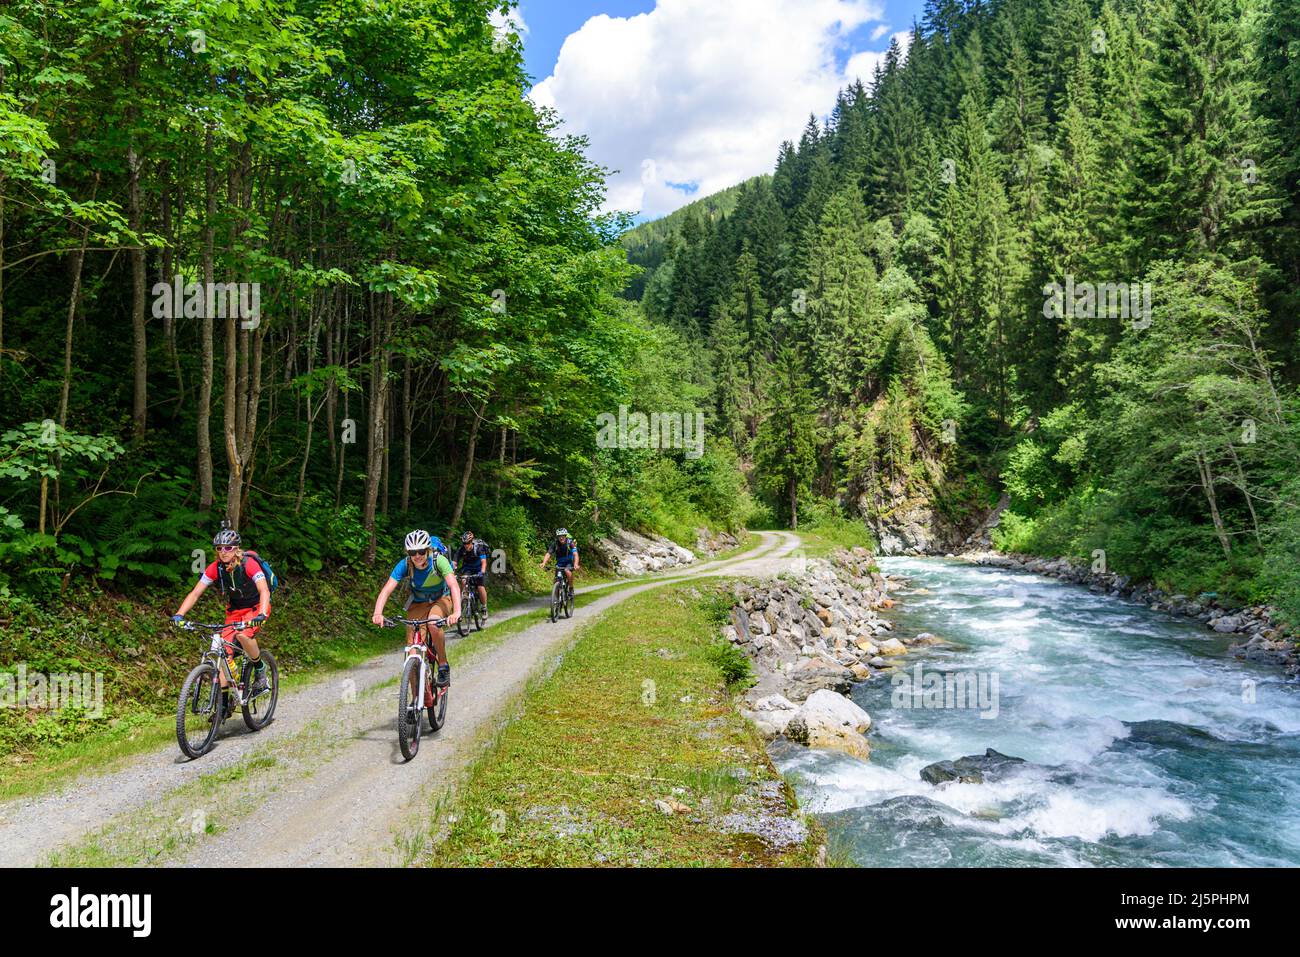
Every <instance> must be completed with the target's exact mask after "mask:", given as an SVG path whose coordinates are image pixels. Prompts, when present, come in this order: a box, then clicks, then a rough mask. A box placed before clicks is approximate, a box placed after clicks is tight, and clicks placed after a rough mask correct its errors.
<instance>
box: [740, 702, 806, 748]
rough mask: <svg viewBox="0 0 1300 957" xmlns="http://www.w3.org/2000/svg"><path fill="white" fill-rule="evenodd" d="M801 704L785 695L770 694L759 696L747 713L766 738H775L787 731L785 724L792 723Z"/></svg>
mask: <svg viewBox="0 0 1300 957" xmlns="http://www.w3.org/2000/svg"><path fill="white" fill-rule="evenodd" d="M798 710H799V706H798V705H797V704H795V703H794V702H793V701H791V700H790V699H789V698H787V697H786V696H785V695H779V694H770V695H765V696H763V697H762V698H759V699H758V700H757V701H755V702H753V703H752V704H751V705H750V710H749V711H747V712H746V713H745V717H747V718H749V720H750V721H752V722H753V723H754V726H755V727H756V728H757V729H758V732H759V734H761V735H763V737H765V738H769V739H771V738H775V737H776V736H777V735H779V734H784V733H785V726H786V725H787V724H789V723H790V719H791V718H792V717H794V714H795V712H796V711H798Z"/></svg>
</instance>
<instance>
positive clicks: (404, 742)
mask: <svg viewBox="0 0 1300 957" xmlns="http://www.w3.org/2000/svg"><path fill="white" fill-rule="evenodd" d="M446 624H447V619H446V618H422V619H420V620H418V621H413V620H412V619H410V618H385V619H384V625H385V627H388V628H396V627H397V626H398V625H410V626H411V627H412V628H413V629H415V630H414V631H412V632H411V639H410V641H409V642H408V643H407V645H406V662H405V664H403V665H402V683H401V684H400V685H399V686H398V689H397V744H398V746H399V747H400V748H401V749H402V757H404V758H405V759H406V760H408V761H409V760H411V758H413V757H415V756H416V755H417V754H419V753H420V730H421V724H422V722H421V721H420V715H421V713H424V712H427V713H428V717H429V731H430V732H433V731H437V730H438V729H439V728H441V727H442V726H443V724H444V723H445V722H446V720H447V689H446V688H445V687H436V686H435V685H434V681H433V675H434V670H433V663H432V662H431V661H430V660H429V651H430V649H431V647H432V646H431V645H430V644H429V628H428V626H429V625H437V626H438V627H439V628H441V627H443V626H444V625H446ZM413 687H414V688H420V689H423V691H425V692H426V693H427V694H431V695H432V696H433V704H432V705H425V703H424V702H425V698H426V694H420V695H418V696H417V695H413V694H412V688H413Z"/></svg>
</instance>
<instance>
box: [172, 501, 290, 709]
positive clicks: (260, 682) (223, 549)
mask: <svg viewBox="0 0 1300 957" xmlns="http://www.w3.org/2000/svg"><path fill="white" fill-rule="evenodd" d="M212 544H213V546H215V547H216V549H217V560H216V561H215V562H213V563H212V564H211V565H209V566H208V567H207V568H206V569H205V570H204V572H203V574H202V575H200V576H199V580H198V583H197V584H196V585H195V586H194V588H193V589H192V590H191V591H190V593H189V594H188V595H186V596H185V600H184V601H183V602H181V607H180V608H178V609H176V614H174V615H172V622H173V623H175V624H178V625H182V624H184V623H185V616H186V614H188V613H189V610H190V609H191V608H193V607H194V605H195V603H196V602H198V600H199V599H200V598H201V597H202V596H203V593H204V592H205V591H207V590H208V586H209V585H211V584H212V583H213V582H216V583H217V587H218V588H219V589H220V590H221V594H222V595H223V596H225V599H226V624H227V625H234V624H236V623H237V622H248V623H249V625H248V626H247V627H245V628H243V629H242V630H238V629H235V628H230V629H227V630H225V631H223V632H222V633H221V636H222V637H223V638H225V640H226V641H232V636H233V641H232V643H233V642H238V643H239V644H240V645H241V646H242V647H243V649H244V653H245V654H246V655H248V660H249V661H250V662H251V663H252V665H253V684H252V687H250V688H249V689H248V690H249V694H252V695H258V694H261V693H262V692H263V691H265V690H266V688H267V681H266V663H265V662H264V661H262V652H261V650H260V649H259V648H258V647H257V631H258V628H259V626H260V625H261V624H262V623H263V622H265V621H266V619H267V618H269V617H270V615H271V589H270V586H269V585H268V584H267V581H266V573H265V572H263V571H262V565H261V563H260V562H259V561H258V560H257V559H256V558H254V557H253V556H252V555H249V554H246V553H245V552H244V550H243V548H242V542H241V540H240V537H239V532H237V531H235V530H234V529H233V528H231V527H230V526H229V525H224V524H223V526H222V529H221V531H219V532H217V534H216V537H215V538H213V539H212ZM218 674H219V675H220V677H221V686H222V687H223V688H224V687H226V676H225V673H224V672H222V671H221V670H220V669H218Z"/></svg>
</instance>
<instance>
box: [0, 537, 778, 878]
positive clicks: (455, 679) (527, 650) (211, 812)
mask: <svg viewBox="0 0 1300 957" xmlns="http://www.w3.org/2000/svg"><path fill="white" fill-rule="evenodd" d="M761 536H762V542H761V543H760V544H759V545H758V546H757V547H755V548H754V549H751V550H749V551H747V552H745V553H743V554H741V555H739V556H736V557H734V558H731V559H727V560H724V561H712V562H701V563H699V564H697V565H693V566H688V567H687V568H685V569H683V570H680V571H669V572H665V573H662V574H659V575H656V576H652V577H648V578H646V579H644V580H641V579H638V582H639V584H636V585H633V586H630V587H624V588H621V589H619V590H616V591H614V592H612V593H610V594H605V595H601V596H600V597H598V598H596V599H595V600H594V601H592V602H591V603H590V604H587V605H585V606H584V607H582V608H578V609H576V610H575V612H574V617H573V618H572V619H568V620H563V619H562V620H561V621H559V622H556V623H555V624H551V623H550V622H546V621H543V622H541V623H539V624H535V625H532V626H530V627H527V628H524V629H522V630H520V631H519V632H517V633H515V634H513V635H509V636H507V637H505V638H500V639H495V641H494V639H493V630H494V626H497V625H500V624H501V623H502V622H504V621H508V620H509V619H511V618H514V617H517V616H518V615H522V614H526V613H528V612H530V611H534V610H536V609H537V608H541V607H545V606H546V605H547V604H548V601H547V599H545V598H541V599H537V600H534V601H531V602H528V603H525V604H524V605H520V606H516V607H515V608H512V609H510V610H509V611H506V612H502V613H500V614H497V615H494V616H493V619H492V622H491V624H490V625H489V627H488V629H487V630H486V631H484V632H483V633H482V634H481V635H480V636H476V637H475V638H474V639H473V644H475V645H481V647H479V648H478V649H477V650H476V651H475V652H474V653H472V654H471V655H470V656H469V657H468V660H463V661H462V662H461V664H460V665H458V666H454V667H453V675H452V686H451V689H450V692H449V694H450V698H449V702H448V713H447V723H446V724H445V725H444V727H443V728H442V730H441V731H440V732H438V733H437V734H434V735H428V734H426V735H425V736H424V737H422V739H421V747H420V753H419V754H418V755H417V756H416V758H415V759H414V760H413V761H411V762H409V763H407V762H403V760H402V757H401V754H400V752H399V751H398V748H397V733H396V729H395V712H396V695H397V690H396V680H397V676H398V674H399V673H400V668H401V661H402V653H401V648H400V642H399V641H396V640H395V642H394V650H393V652H392V653H389V654H384V655H380V656H378V657H376V658H373V659H371V660H369V661H367V662H365V663H364V664H361V665H359V666H357V667H354V668H351V669H348V670H346V671H340V672H336V673H334V674H332V675H330V676H329V677H327V678H324V679H322V680H320V681H318V682H315V683H313V684H311V685H307V686H304V687H302V688H298V689H295V690H294V691H292V692H285V693H283V694H282V695H281V700H280V703H279V706H278V708H277V709H276V720H275V721H274V722H273V724H272V725H271V726H270V727H269V728H267V729H265V730H263V731H262V732H261V733H259V734H250V733H248V732H246V731H245V730H244V728H243V723H242V722H240V721H230V722H228V723H227V724H226V725H225V728H224V730H223V734H222V736H221V737H219V738H218V741H217V747H216V748H215V749H214V750H213V751H211V752H209V753H208V754H207V755H205V756H204V757H203V758H201V759H199V760H197V761H186V760H184V759H183V758H182V757H181V756H180V754H179V752H178V750H177V749H176V748H175V746H171V747H168V748H166V749H163V750H159V751H154V752H151V753H148V754H144V755H141V756H139V757H137V758H135V759H132V761H131V762H130V763H129V764H128V765H126V766H125V767H122V768H120V769H118V770H115V771H112V772H109V773H107V774H98V775H90V776H87V777H84V778H82V779H80V780H77V781H75V782H73V783H71V784H69V785H67V786H65V787H62V788H60V789H59V790H57V791H55V792H52V793H50V794H47V795H42V796H39V797H35V798H23V799H18V800H16V801H12V802H9V803H8V804H4V805H0V865H3V866H31V865H37V864H40V863H42V862H45V861H46V860H48V858H49V856H50V855H51V854H53V853H56V852H58V851H60V850H62V849H65V848H68V847H70V846H73V845H78V844H82V845H83V849H84V847H85V846H87V845H89V846H90V847H92V848H93V849H94V851H95V853H94V854H92V855H86V854H84V853H83V854H82V855H80V856H79V857H74V858H73V859H74V860H77V861H91V862H96V863H99V862H102V863H147V864H158V865H182V866H184V865H212V864H218V863H220V864H230V863H238V862H241V861H249V860H256V861H257V863H258V864H259V865H261V866H308V865H325V866H330V865H335V866H338V865H345V866H357V865H392V864H401V863H403V861H404V860H405V859H406V858H407V856H409V854H410V853H412V852H414V851H415V850H418V842H419V841H420V840H422V839H423V837H422V836H423V834H424V833H425V832H426V831H427V827H426V826H425V825H426V824H427V823H428V822H429V820H430V817H431V815H432V814H433V813H434V809H435V807H436V804H437V801H438V799H439V796H440V795H443V794H446V793H447V791H448V790H449V788H450V787H451V786H452V785H453V784H454V783H455V781H456V779H457V777H458V775H459V774H460V772H462V771H463V770H464V769H465V767H466V766H467V765H468V764H469V762H470V761H471V760H472V759H473V757H474V756H475V755H476V754H477V753H478V750H479V749H480V748H481V747H482V746H483V745H484V744H485V743H487V742H488V741H490V739H491V736H492V732H493V731H494V730H495V729H496V728H497V727H499V726H500V724H501V722H502V721H503V720H505V718H506V717H508V713H509V711H510V707H509V706H511V705H513V704H514V703H515V702H516V701H518V699H519V696H520V695H521V694H522V692H523V691H524V690H525V689H526V687H527V685H528V682H529V680H530V679H532V678H533V677H534V676H535V675H537V674H539V673H541V672H543V671H544V670H545V668H546V667H547V665H548V663H554V662H557V661H558V657H557V656H558V654H560V653H562V652H563V650H564V649H565V648H566V647H567V646H568V644H569V642H570V640H571V638H572V636H573V633H574V632H575V630H576V629H577V627H578V626H579V625H581V624H584V623H586V622H587V621H590V620H591V619H593V618H594V617H596V616H598V615H600V614H601V613H602V612H603V611H604V610H605V609H607V608H609V607H611V606H612V605H614V604H617V603H618V602H620V601H623V600H624V599H626V598H628V597H630V596H632V595H634V594H637V593H639V592H641V591H644V590H646V589H648V588H656V587H659V586H661V585H663V584H667V583H670V582H675V581H681V580H684V579H688V578H696V577H701V576H706V575H718V574H723V573H725V574H726V575H728V576H730V575H766V574H771V573H773V572H775V571H779V570H780V568H781V567H782V566H783V564H784V559H785V556H788V555H789V553H790V552H791V551H793V550H794V549H795V548H796V547H797V546H798V544H799V540H798V538H797V537H796V536H794V535H792V534H789V533H785V532H763V533H761ZM608 587H609V583H606V584H604V585H600V586H591V587H589V588H580V589H579V590H578V591H579V593H583V592H588V591H594V590H600V589H603V588H608ZM467 647H470V646H467ZM196 822H197V823H196ZM412 841H415V842H416V843H415V844H412ZM214 855H219V857H214Z"/></svg>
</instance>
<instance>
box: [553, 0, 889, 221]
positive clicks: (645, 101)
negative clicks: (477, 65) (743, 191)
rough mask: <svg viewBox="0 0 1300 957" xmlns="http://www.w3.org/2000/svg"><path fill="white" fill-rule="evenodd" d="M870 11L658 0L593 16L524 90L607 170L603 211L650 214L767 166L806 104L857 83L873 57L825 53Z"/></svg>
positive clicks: (815, 3)
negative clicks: (627, 13)
mask: <svg viewBox="0 0 1300 957" xmlns="http://www.w3.org/2000/svg"><path fill="white" fill-rule="evenodd" d="M882 15H883V10H882V7H881V0H744V2H740V3H737V2H735V0H659V2H658V4H657V5H656V7H655V9H654V10H653V11H651V12H650V13H643V14H639V15H637V16H634V17H628V18H615V17H610V16H607V15H605V14H601V15H600V16H596V17H592V18H591V19H590V20H588V21H587V22H586V23H585V24H583V26H582V27H581V29H579V30H578V31H577V32H575V33H573V34H570V36H569V37H568V38H567V39H566V40H565V41H564V45H563V47H562V48H561V50H560V55H559V59H558V61H557V62H556V65H555V70H554V72H553V73H552V74H551V75H550V76H548V77H547V78H546V79H544V80H542V81H541V82H540V83H538V84H537V85H536V86H535V87H534V88H533V90H532V93H531V94H530V95H531V96H532V98H533V100H534V101H535V102H536V103H538V104H539V105H542V106H550V107H553V108H555V109H556V110H557V111H558V112H559V114H560V116H561V118H562V119H563V120H564V123H565V127H564V129H565V131H566V132H571V133H580V134H585V135H586V136H588V137H589V139H590V142H591V147H590V150H589V155H590V157H591V158H592V159H593V160H594V161H595V162H597V163H599V164H601V165H602V166H605V167H608V168H610V169H612V170H617V171H618V172H617V173H615V174H614V175H612V176H611V177H610V180H609V192H608V196H607V200H606V208H607V209H619V210H629V211H641V212H644V213H646V214H647V215H651V216H658V215H662V214H664V213H668V212H671V211H672V210H673V209H676V208H677V207H678V206H681V205H683V204H685V203H687V202H689V201H690V200H691V199H693V198H697V197H699V196H705V195H707V194H709V193H712V192H716V191H717V190H719V189H724V188H726V187H727V186H732V185H734V184H736V183H738V182H740V181H741V180H744V179H747V178H748V177H750V176H754V175H756V174H758V173H762V172H767V171H769V170H771V169H772V166H773V164H774V163H775V161H776V154H777V149H778V148H779V147H780V145H781V141H782V140H786V139H795V138H797V137H798V135H799V131H800V130H801V129H802V128H803V125H804V123H805V122H806V121H807V119H808V114H809V113H816V114H818V115H819V116H820V115H822V114H824V113H827V112H829V110H830V108H831V106H832V105H833V104H834V101H835V94H836V92H837V91H838V90H839V89H840V88H842V87H843V86H844V85H846V83H850V82H852V81H853V79H854V78H855V77H856V76H858V75H861V71H862V69H864V68H866V73H865V75H864V76H863V79H864V81H867V82H869V81H870V79H871V69H870V67H871V66H873V65H874V63H875V60H874V59H872V58H873V57H874V58H879V57H881V56H883V54H879V53H856V54H854V55H853V56H851V57H849V58H848V62H847V63H846V65H845V69H840V68H839V67H838V66H837V62H838V60H842V59H843V58H844V54H845V53H846V52H848V51H847V50H846V49H845V44H846V42H847V41H846V39H845V38H846V36H847V34H849V33H850V32H852V31H854V30H856V29H858V28H859V27H862V26H864V25H867V24H871V23H876V22H878V21H880V20H881V17H882ZM886 29H887V28H886ZM895 36H899V34H895ZM837 54H839V56H838V57H837ZM670 183H676V184H697V186H698V188H697V189H695V190H692V191H690V192H689V194H688V193H687V192H686V191H685V190H683V189H680V188H678V189H675V188H673V187H672V186H670V185H669V184H670Z"/></svg>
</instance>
